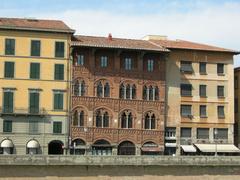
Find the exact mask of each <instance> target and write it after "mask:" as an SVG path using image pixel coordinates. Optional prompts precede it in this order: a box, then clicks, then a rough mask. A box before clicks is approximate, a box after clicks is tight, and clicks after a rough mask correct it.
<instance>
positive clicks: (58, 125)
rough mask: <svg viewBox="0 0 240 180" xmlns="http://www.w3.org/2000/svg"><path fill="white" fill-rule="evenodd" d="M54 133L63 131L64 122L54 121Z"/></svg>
mask: <svg viewBox="0 0 240 180" xmlns="http://www.w3.org/2000/svg"><path fill="white" fill-rule="evenodd" d="M53 133H54V134H61V133H62V122H53Z"/></svg>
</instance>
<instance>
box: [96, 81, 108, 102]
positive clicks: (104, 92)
mask: <svg viewBox="0 0 240 180" xmlns="http://www.w3.org/2000/svg"><path fill="white" fill-rule="evenodd" d="M97 97H101V98H103V97H110V84H109V83H108V82H104V81H100V82H98V83H97Z"/></svg>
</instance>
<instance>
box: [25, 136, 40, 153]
mask: <svg viewBox="0 0 240 180" xmlns="http://www.w3.org/2000/svg"><path fill="white" fill-rule="evenodd" d="M39 148H40V144H39V142H38V141H37V140H35V139H31V140H29V141H28V142H27V144H26V154H31V155H32V154H39Z"/></svg>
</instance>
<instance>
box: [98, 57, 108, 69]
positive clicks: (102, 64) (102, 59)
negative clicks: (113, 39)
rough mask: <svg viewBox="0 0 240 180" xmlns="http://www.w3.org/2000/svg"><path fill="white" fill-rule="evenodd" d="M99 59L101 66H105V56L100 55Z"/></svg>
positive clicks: (106, 59)
mask: <svg viewBox="0 0 240 180" xmlns="http://www.w3.org/2000/svg"><path fill="white" fill-rule="evenodd" d="M100 61H101V67H107V64H108V63H107V61H108V58H107V56H101V58H100Z"/></svg>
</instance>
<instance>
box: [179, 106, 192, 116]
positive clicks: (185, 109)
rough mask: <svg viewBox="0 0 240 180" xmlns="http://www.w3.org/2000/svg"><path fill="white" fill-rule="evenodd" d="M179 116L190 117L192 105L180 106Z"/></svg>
mask: <svg viewBox="0 0 240 180" xmlns="http://www.w3.org/2000/svg"><path fill="white" fill-rule="evenodd" d="M181 116H183V117H189V116H192V105H181Z"/></svg>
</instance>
